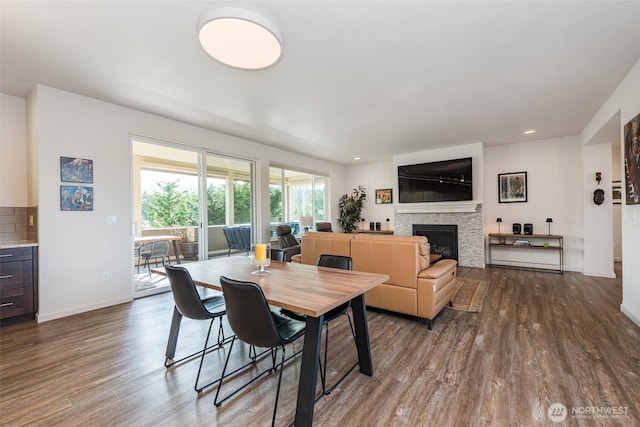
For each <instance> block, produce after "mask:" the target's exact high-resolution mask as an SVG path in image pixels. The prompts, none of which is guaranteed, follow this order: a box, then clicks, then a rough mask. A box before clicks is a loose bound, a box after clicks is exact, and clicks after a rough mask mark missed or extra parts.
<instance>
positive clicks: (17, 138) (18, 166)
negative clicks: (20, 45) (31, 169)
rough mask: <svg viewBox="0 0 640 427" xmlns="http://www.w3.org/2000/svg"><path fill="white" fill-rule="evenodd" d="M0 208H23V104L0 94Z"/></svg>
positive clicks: (25, 185) (25, 203)
mask: <svg viewBox="0 0 640 427" xmlns="http://www.w3.org/2000/svg"><path fill="white" fill-rule="evenodd" d="M0 170H2V179H1V180H0V206H10V207H27V206H29V204H28V183H27V182H28V181H27V180H28V175H27V103H26V101H25V99H23V98H17V97H15V96H10V95H5V94H0Z"/></svg>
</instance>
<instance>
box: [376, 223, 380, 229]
mask: <svg viewBox="0 0 640 427" xmlns="http://www.w3.org/2000/svg"><path fill="white" fill-rule="evenodd" d="M380 226H381V224H380V223H379V222H376V231H380Z"/></svg>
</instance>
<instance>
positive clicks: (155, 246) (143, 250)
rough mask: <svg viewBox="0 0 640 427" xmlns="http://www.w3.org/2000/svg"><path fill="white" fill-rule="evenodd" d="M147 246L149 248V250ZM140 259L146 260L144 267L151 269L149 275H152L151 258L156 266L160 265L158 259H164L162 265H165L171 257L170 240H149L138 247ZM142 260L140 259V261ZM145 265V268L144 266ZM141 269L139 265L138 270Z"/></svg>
mask: <svg viewBox="0 0 640 427" xmlns="http://www.w3.org/2000/svg"><path fill="white" fill-rule="evenodd" d="M147 248H149V249H148V250H147ZM138 254H139V259H143V260H144V267H147V268H148V270H149V277H151V262H150V261H151V260H154V262H155V265H156V267H157V266H158V259H161V260H162V265H163V266H164V265H165V262H166V260H167V258H168V257H169V241H168V240H158V241H155V242H148V243H145V244H144V245H141V247H139V248H138ZM139 262H140V261H138V263H139ZM144 267H143V268H144ZM139 270H140V268H139V265H138V271H139Z"/></svg>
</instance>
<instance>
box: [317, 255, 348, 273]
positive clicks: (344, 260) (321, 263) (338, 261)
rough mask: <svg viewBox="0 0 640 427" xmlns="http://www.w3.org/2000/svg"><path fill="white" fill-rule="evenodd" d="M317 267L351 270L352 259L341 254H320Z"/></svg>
mask: <svg viewBox="0 0 640 427" xmlns="http://www.w3.org/2000/svg"><path fill="white" fill-rule="evenodd" d="M317 265H318V267H331V268H340V269H342V270H353V260H352V259H351V257H348V256H343V255H329V254H322V255H320V257H319V258H318V263H317Z"/></svg>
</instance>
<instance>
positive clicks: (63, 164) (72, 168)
mask: <svg viewBox="0 0 640 427" xmlns="http://www.w3.org/2000/svg"><path fill="white" fill-rule="evenodd" d="M60 181H62V182H79V183H83V184H93V160H89V159H80V158H76V157H60Z"/></svg>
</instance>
